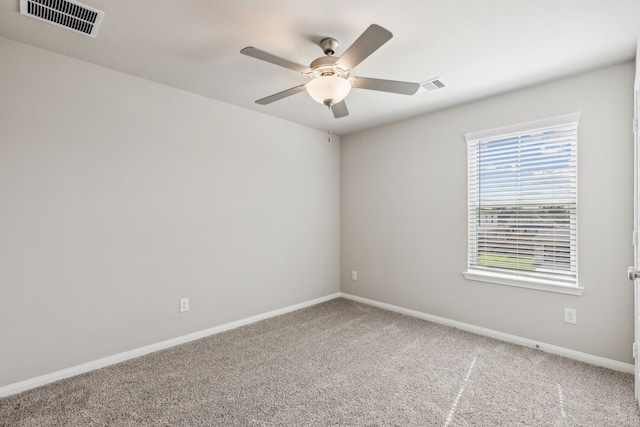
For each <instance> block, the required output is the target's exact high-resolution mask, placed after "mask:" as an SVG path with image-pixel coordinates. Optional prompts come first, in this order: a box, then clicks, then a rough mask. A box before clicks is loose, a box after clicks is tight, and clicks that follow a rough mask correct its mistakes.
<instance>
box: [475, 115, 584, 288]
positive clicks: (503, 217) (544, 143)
mask: <svg viewBox="0 0 640 427" xmlns="http://www.w3.org/2000/svg"><path fill="white" fill-rule="evenodd" d="M578 119H579V115H578V114H572V115H568V116H563V117H556V118H553V119H548V120H542V121H538V122H534V123H528V124H524V125H518V126H513V127H509V128H502V129H496V130H491V131H485V132H476V133H472V134H467V135H466V139H467V150H468V242H469V246H468V271H481V272H482V273H483V274H489V275H491V274H496V275H499V276H500V277H515V278H517V279H519V280H522V279H524V280H527V281H533V282H542V283H545V284H557V285H564V286H577V220H576V208H577V171H576V160H577V159H576V150H577V124H578Z"/></svg>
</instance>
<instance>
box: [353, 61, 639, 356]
mask: <svg viewBox="0 0 640 427" xmlns="http://www.w3.org/2000/svg"><path fill="white" fill-rule="evenodd" d="M633 77H634V65H633V63H624V64H619V65H616V66H612V67H608V68H605V69H600V70H596V71H593V72H589V73H585V74H581V75H577V76H573V77H570V78H566V79H563V80H558V81H553V82H549V83H546V84H542V85H540V86H536V87H531V88H528V89H525V90H520V91H517V92H512V93H508V94H505V95H501V96H497V97H493V98H490V99H485V100H481V101H478V102H474V103H470V104H466V105H463V106H460V107H457V108H452V109H448V110H445V111H440V112H437V113H434V114H428V115H425V116H422V117H417V118H415V119H412V120H407V121H404V122H401V123H395V124H392V125H388V126H383V127H379V128H376V129H372V130H368V131H364V132H360V133H357V134H353V135H349V136H346V137H343V138H342V145H341V171H342V172H341V173H342V178H341V241H342V245H341V250H342V255H341V290H342V291H343V292H346V293H350V294H353V295H357V296H361V297H364V298H369V299H373V300H377V301H380V302H384V303H388V304H393V305H397V306H401V307H404V308H409V309H413V310H418V311H421V312H424V313H428V314H432V315H436V316H441V317H445V318H449V319H453V320H457V321H461V322H466V323H470V324H473V325H477V326H481V327H485V328H490V329H494V330H497V331H501V332H505V333H508V334H513V335H517V336H520V337H524V338H529V339H533V340H537V341H540V342H543V343H547V344H553V345H558V346H561V347H565V348H569V349H573V350H576V351H581V352H585V353H589V354H592V355H596V356H601V357H606V358H609V359H613V360H618V361H621V362H626V363H633V359H632V357H631V343H632V342H633V289H632V285H631V282H630V281H628V280H627V279H626V269H627V267H628V266H629V265H632V264H633V247H632V245H631V233H632V230H633V133H632V126H631V123H632V119H633ZM451 83H455V82H451ZM426 96H428V95H426ZM443 96H444V93H443ZM573 112H580V113H581V121H580V124H579V129H578V138H579V139H578V186H579V189H578V203H579V207H578V227H579V228H578V233H579V235H578V239H579V242H578V245H579V246H578V251H579V252H578V256H579V260H578V262H579V266H578V269H579V271H578V274H579V284H580V285H581V286H583V287H584V288H585V291H584V293H583V295H582V296H579V297H578V296H568V295H561V294H557V293H549V292H544V291H538V290H529V289H523V288H515V287H508V286H502V285H494V284H487V283H481V282H473V281H467V280H465V279H464V277H463V276H462V271H463V270H464V269H465V266H466V242H467V239H466V230H467V228H466V211H467V208H466V144H465V140H464V134H465V133H466V132H472V131H479V130H485V129H491V128H495V127H500V126H505V125H510V124H517V123H523V122H528V121H532V120H537V119H542V118H546V117H552V116H557V115H562V114H567V113H573ZM352 270H357V271H358V280H357V281H352V280H351V277H350V273H351V271H352ZM564 307H572V308H576V309H577V318H578V322H577V324H576V325H570V324H567V323H564V322H563V308H564Z"/></svg>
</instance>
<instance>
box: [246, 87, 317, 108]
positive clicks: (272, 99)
mask: <svg viewBox="0 0 640 427" xmlns="http://www.w3.org/2000/svg"><path fill="white" fill-rule="evenodd" d="M305 87H306V85H300V86H296V87H292V88H291V89H287V90H283V91H282V92H278V93H276V94H273V95H271V96H267V97H266V98H262V99H258V100H257V101H256V104H260V105H267V104H271V103H272V102H276V101H279V100H281V99H283V98H286V97H288V96H291V95H295V94H296V93H298V92H302V91H304V90H305Z"/></svg>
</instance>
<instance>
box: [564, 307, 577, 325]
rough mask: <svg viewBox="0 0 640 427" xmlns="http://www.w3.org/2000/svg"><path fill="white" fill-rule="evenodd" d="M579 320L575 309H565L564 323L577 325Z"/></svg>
mask: <svg viewBox="0 0 640 427" xmlns="http://www.w3.org/2000/svg"><path fill="white" fill-rule="evenodd" d="M577 320H578V314H577V313H576V309H575V308H566V307H565V309H564V321H565V322H566V323H573V324H575V323H576V322H577Z"/></svg>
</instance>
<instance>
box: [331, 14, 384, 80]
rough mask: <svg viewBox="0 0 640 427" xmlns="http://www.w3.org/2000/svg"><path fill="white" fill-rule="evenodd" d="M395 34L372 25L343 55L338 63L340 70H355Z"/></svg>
mask: <svg viewBox="0 0 640 427" xmlns="http://www.w3.org/2000/svg"><path fill="white" fill-rule="evenodd" d="M391 37H393V34H391V32H390V31H389V30H386V29H384V28H382V27H381V26H379V25H376V24H372V25H370V26H369V28H367V29H366V30H365V31H364V33H362V35H361V36H360V37H358V39H357V40H356V41H355V42H353V44H352V45H351V46H349V48H348V49H347V50H346V51H345V52H344V53H343V54H342V56H341V57H340V59H338V61H337V62H336V65H338V66H339V67H340V68H343V69H345V70H353V69H354V68H355V66H356V65H358V64H359V63H361V62H362V61H364V60H365V58H367V57H368V56H369V55H371V54H372V53H373V52H375V51H376V50H378V48H380V46H382V45H383V44H385V43H386V42H388V41H389V40H390V39H391Z"/></svg>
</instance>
